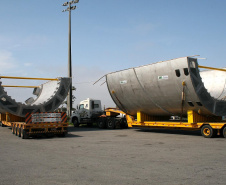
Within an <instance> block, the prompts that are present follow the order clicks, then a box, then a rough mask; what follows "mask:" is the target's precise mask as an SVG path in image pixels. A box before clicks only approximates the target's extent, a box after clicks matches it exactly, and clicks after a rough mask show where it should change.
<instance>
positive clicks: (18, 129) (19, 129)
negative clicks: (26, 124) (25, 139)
mask: <svg viewBox="0 0 226 185" xmlns="http://www.w3.org/2000/svg"><path fill="white" fill-rule="evenodd" d="M17 132H18V133H17V136H18V137H21V128H19V127H18V128H17Z"/></svg>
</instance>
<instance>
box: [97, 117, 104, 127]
mask: <svg viewBox="0 0 226 185" xmlns="http://www.w3.org/2000/svg"><path fill="white" fill-rule="evenodd" d="M97 125H98V127H99V128H101V129H103V128H106V122H105V118H99V119H98V121H97Z"/></svg>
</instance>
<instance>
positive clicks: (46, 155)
mask: <svg viewBox="0 0 226 185" xmlns="http://www.w3.org/2000/svg"><path fill="white" fill-rule="evenodd" d="M0 179H1V180H0V184H1V185H7V184H9V185H13V184H23V185H25V184H39V185H40V184H48V185H50V184H54V185H55V184H78V185H83V184H92V185H93V184H94V185H96V184H111V185H112V184H119V185H124V184H142V185H143V184H167V185H171V184H172V185H173V184H175V185H179V184H188V185H191V184H192V185H193V184H198V185H201V184H226V183H225V182H226V139H225V138H213V139H205V138H203V137H202V136H201V135H200V134H199V132H188V131H170V130H150V129H125V130H119V129H118V130H99V129H98V128H87V127H80V128H73V127H71V128H70V130H69V134H68V136H67V137H65V138H60V137H53V138H36V139H27V140H22V139H21V138H18V137H16V136H14V135H12V134H11V130H10V129H9V128H5V127H4V128H0Z"/></svg>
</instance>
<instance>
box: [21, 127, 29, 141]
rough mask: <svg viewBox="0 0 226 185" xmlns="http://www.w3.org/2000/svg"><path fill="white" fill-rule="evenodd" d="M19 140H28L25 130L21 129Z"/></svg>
mask: <svg viewBox="0 0 226 185" xmlns="http://www.w3.org/2000/svg"><path fill="white" fill-rule="evenodd" d="M21 138H22V139H28V138H29V136H28V134H27V132H26V130H24V129H23V128H21Z"/></svg>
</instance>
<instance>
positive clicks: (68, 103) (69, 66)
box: [62, 0, 79, 116]
mask: <svg viewBox="0 0 226 185" xmlns="http://www.w3.org/2000/svg"><path fill="white" fill-rule="evenodd" d="M78 2H79V0H73V1H69V2H65V3H64V4H63V6H68V8H67V9H65V10H63V11H62V12H66V11H68V12H69V27H68V77H70V78H72V69H71V10H75V9H76V6H71V5H72V4H74V3H78ZM71 109H72V84H71V86H70V90H69V93H68V97H67V112H68V116H71Z"/></svg>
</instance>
